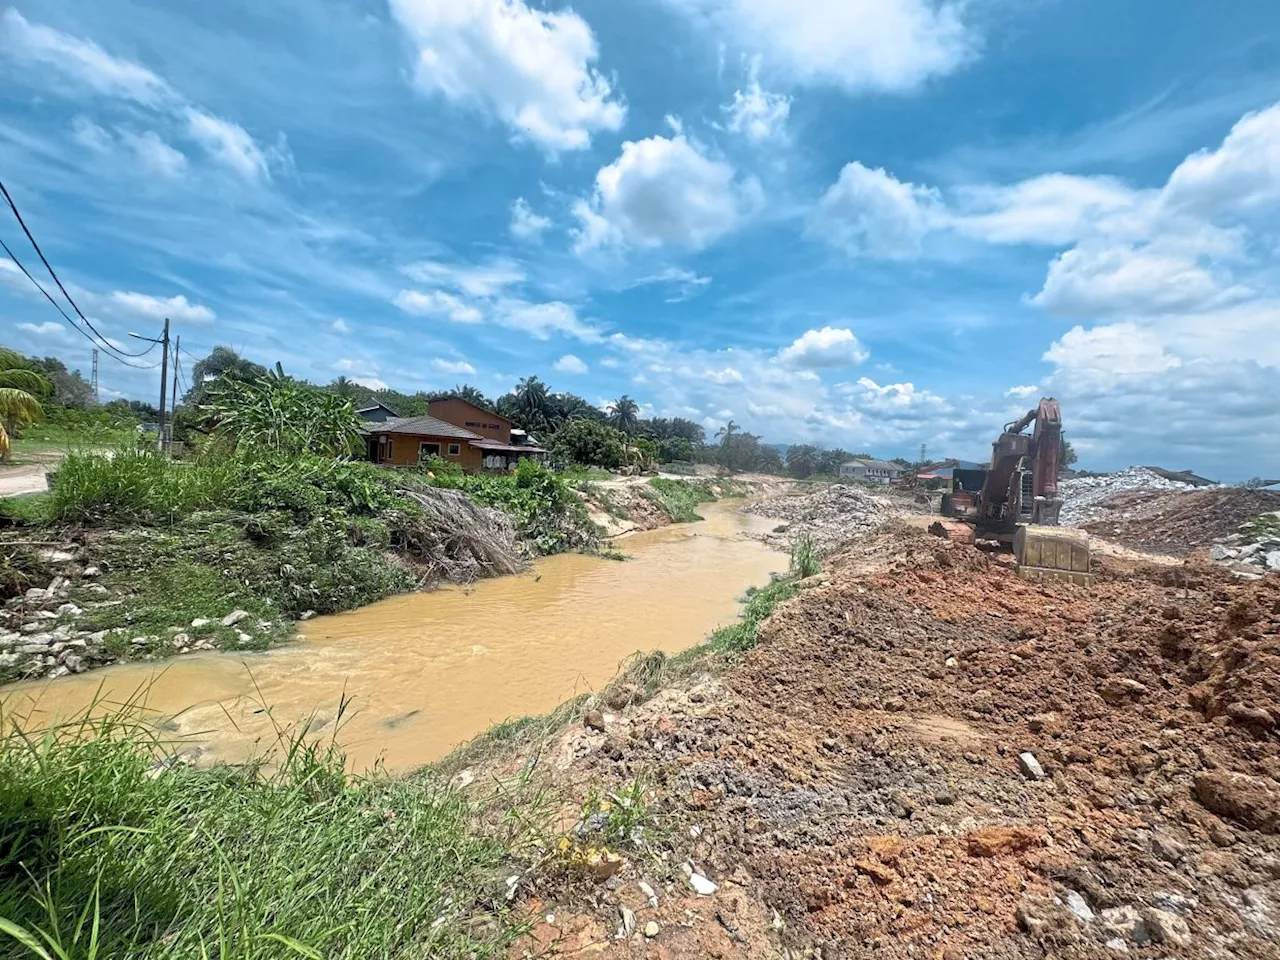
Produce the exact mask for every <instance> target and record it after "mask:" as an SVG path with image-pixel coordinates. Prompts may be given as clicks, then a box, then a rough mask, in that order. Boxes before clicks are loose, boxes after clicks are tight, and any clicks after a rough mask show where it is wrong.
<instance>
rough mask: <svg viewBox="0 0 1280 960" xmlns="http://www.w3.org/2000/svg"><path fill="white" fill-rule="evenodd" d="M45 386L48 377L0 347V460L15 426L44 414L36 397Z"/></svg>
mask: <svg viewBox="0 0 1280 960" xmlns="http://www.w3.org/2000/svg"><path fill="white" fill-rule="evenodd" d="M49 387H50V384H49V379H48V378H47V377H46V376H45V375H44V374H42V373H40V372H39V371H37V370H32V369H31V368H30V367H28V366H27V362H26V360H24V359H23V357H22V354H20V353H17V352H16V351H13V350H9V349H7V348H5V347H0V460H3V459H5V458H7V457H8V456H9V438H10V437H13V436H16V435H17V431H18V427H20V426H21V425H22V424H24V423H34V422H35V421H36V420H39V419H40V418H41V417H42V416H43V415H44V411H43V410H41V408H40V401H39V400H38V399H37V397H38V396H39V395H41V394H45V393H48V392H49Z"/></svg>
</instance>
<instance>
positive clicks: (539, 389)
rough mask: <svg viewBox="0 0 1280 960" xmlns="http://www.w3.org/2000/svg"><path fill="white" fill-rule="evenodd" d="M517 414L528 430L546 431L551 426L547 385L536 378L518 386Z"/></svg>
mask: <svg viewBox="0 0 1280 960" xmlns="http://www.w3.org/2000/svg"><path fill="white" fill-rule="evenodd" d="M515 394H516V413H517V416H518V418H519V420H520V422H521V426H523V427H524V428H525V429H526V430H531V431H537V430H545V429H547V428H548V427H549V426H550V425H551V421H550V416H549V410H548V405H547V385H546V384H545V383H543V382H542V381H541V380H539V379H538V378H537V377H536V376H533V377H525V378H523V379H522V380H521V381H520V382H519V383H517V384H516V390H515Z"/></svg>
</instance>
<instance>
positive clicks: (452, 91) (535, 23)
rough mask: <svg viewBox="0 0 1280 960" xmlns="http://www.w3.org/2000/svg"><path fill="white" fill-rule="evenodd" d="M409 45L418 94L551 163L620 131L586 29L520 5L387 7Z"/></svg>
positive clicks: (437, 0)
mask: <svg viewBox="0 0 1280 960" xmlns="http://www.w3.org/2000/svg"><path fill="white" fill-rule="evenodd" d="M390 5H391V13H392V15H393V16H394V17H395V19H396V21H397V22H398V23H399V24H400V26H401V27H402V28H403V30H404V31H405V33H406V34H407V35H408V37H409V38H410V40H411V41H412V42H413V44H414V46H415V48H416V52H417V59H416V63H415V69H414V80H415V83H416V85H417V86H418V88H419V89H420V90H422V91H423V92H425V93H428V94H432V95H438V96H441V97H444V98H445V99H447V100H449V101H451V102H453V103H458V104H463V105H466V106H470V107H475V108H478V109H481V110H483V111H486V112H488V113H490V114H492V115H493V116H495V117H497V118H498V119H499V120H501V121H502V122H503V123H505V124H506V125H507V126H508V127H510V128H511V129H512V131H513V132H514V134H515V135H516V136H517V137H520V138H525V139H528V140H531V141H532V142H533V143H535V144H537V145H538V146H540V147H542V148H543V149H545V150H547V151H549V152H552V153H555V152H557V151H561V150H578V149H582V148H584V147H587V146H589V145H590V143H591V135H592V134H593V133H595V132H596V131H600V130H617V129H619V128H621V126H622V122H623V119H624V118H625V117H626V108H625V107H624V106H623V104H622V103H621V102H620V101H619V100H618V99H617V97H616V95H615V93H614V91H613V88H612V86H611V85H610V83H609V80H608V79H606V78H605V76H604V75H603V74H601V73H600V72H599V71H598V70H597V69H596V68H595V67H594V63H595V61H596V59H597V57H598V55H599V51H598V49H597V46H596V40H595V36H594V34H593V33H592V32H591V28H590V27H589V26H588V25H587V22H586V21H585V20H583V19H582V18H581V17H580V16H578V15H577V14H576V13H574V12H573V11H572V10H569V9H564V10H560V11H544V10H540V9H536V8H533V7H530V6H528V5H527V4H526V3H525V2H524V0H391V4H390Z"/></svg>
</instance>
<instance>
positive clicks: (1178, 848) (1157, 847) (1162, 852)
mask: <svg viewBox="0 0 1280 960" xmlns="http://www.w3.org/2000/svg"><path fill="white" fill-rule="evenodd" d="M1151 852H1152V853H1154V854H1155V855H1156V856H1157V857H1159V858H1160V859H1161V860H1164V861H1165V862H1166V863H1178V862H1179V861H1180V860H1181V859H1182V858H1183V857H1185V856H1186V855H1187V848H1186V845H1185V844H1182V843H1180V842H1179V841H1177V840H1175V839H1174V838H1173V837H1171V836H1169V835H1168V834H1167V833H1161V832H1159V831H1156V832H1155V833H1153V834H1152V835H1151Z"/></svg>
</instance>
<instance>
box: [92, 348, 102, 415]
mask: <svg viewBox="0 0 1280 960" xmlns="http://www.w3.org/2000/svg"><path fill="white" fill-rule="evenodd" d="M90 382H91V384H92V385H93V400H94V402H95V403H97V402H98V400H99V399H100V398H99V397H98V348H97V347H94V348H93V376H92V378H91V380H90Z"/></svg>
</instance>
